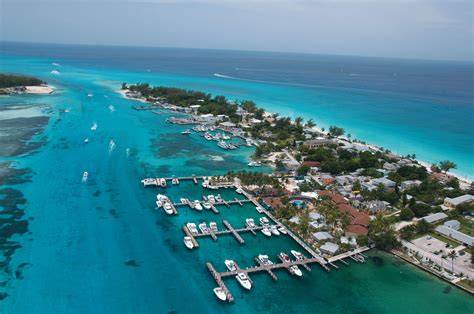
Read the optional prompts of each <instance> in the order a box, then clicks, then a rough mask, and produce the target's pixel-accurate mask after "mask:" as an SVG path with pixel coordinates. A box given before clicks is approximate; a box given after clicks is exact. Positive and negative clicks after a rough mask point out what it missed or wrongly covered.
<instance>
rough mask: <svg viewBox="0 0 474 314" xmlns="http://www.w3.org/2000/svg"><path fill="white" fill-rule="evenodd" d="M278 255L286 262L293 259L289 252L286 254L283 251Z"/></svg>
mask: <svg viewBox="0 0 474 314" xmlns="http://www.w3.org/2000/svg"><path fill="white" fill-rule="evenodd" d="M278 256H279V257H280V258H281V259H282V261H283V262H285V263H290V262H291V259H290V257H289V256H288V254H285V253H283V252H281V253H280V254H278Z"/></svg>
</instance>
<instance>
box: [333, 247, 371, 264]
mask: <svg viewBox="0 0 474 314" xmlns="http://www.w3.org/2000/svg"><path fill="white" fill-rule="evenodd" d="M368 250H370V247H367V246H364V247H361V248H357V249H355V250H353V251H348V252H344V253H342V254H339V255H336V256H333V257H330V258H328V262H329V263H334V262H337V261H341V262H342V263H345V264H347V262H346V261H344V259H345V258H351V259H353V260H354V261H356V262H358V261H357V260H356V259H355V258H354V255H358V254H359V255H362V256H364V255H363V254H362V252H365V251H368ZM364 257H365V256H364Z"/></svg>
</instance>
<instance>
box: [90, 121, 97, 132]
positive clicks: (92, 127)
mask: <svg viewBox="0 0 474 314" xmlns="http://www.w3.org/2000/svg"><path fill="white" fill-rule="evenodd" d="M95 130H97V122H94V123H93V124H92V126H91V131H95Z"/></svg>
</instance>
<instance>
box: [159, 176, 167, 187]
mask: <svg viewBox="0 0 474 314" xmlns="http://www.w3.org/2000/svg"><path fill="white" fill-rule="evenodd" d="M160 185H161V186H162V187H166V179H165V178H161V179H160Z"/></svg>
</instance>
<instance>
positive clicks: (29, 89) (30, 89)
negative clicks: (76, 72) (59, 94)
mask: <svg viewBox="0 0 474 314" xmlns="http://www.w3.org/2000/svg"><path fill="white" fill-rule="evenodd" d="M25 88H26V91H25V92H26V93H27V94H37V95H47V94H51V93H53V92H54V88H53V87H52V86H48V85H40V86H25Z"/></svg>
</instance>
